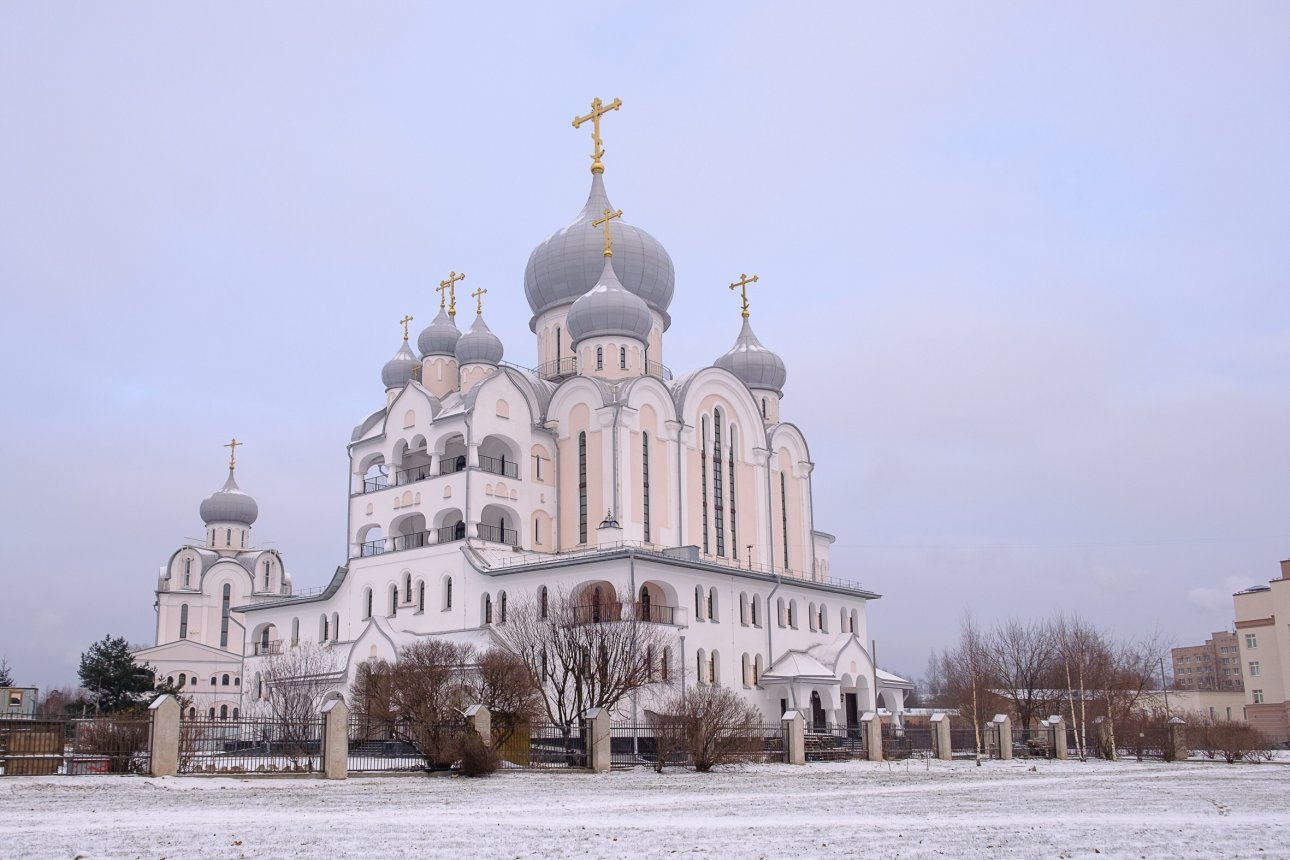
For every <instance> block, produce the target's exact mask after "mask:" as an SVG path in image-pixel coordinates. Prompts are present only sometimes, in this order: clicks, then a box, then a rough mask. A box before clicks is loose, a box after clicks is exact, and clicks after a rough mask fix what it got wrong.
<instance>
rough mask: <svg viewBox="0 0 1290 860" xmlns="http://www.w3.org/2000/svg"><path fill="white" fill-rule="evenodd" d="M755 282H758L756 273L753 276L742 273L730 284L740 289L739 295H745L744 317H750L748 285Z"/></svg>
mask: <svg viewBox="0 0 1290 860" xmlns="http://www.w3.org/2000/svg"><path fill="white" fill-rule="evenodd" d="M755 283H757V276H756V275H753V276H752V277H751V278H750V277H748V276H747V275H740V276H739V280H737V281H735V282H734V283H733V284H731V285H730V289H732V290H739V295H741V296H743V300H744V319H748V285H749V284H755Z"/></svg>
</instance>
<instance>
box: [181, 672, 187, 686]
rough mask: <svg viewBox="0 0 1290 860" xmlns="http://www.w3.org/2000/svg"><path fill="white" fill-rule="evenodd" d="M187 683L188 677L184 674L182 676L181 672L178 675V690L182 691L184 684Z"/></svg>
mask: <svg viewBox="0 0 1290 860" xmlns="http://www.w3.org/2000/svg"><path fill="white" fill-rule="evenodd" d="M187 682H188V676H187V675H186V674H184V673H183V672H180V673H179V689H181V690H182V689H183V688H184V684H186V683H187Z"/></svg>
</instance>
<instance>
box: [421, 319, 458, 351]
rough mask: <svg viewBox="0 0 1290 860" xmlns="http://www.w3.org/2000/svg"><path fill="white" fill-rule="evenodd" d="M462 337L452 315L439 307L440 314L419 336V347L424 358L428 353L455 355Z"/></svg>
mask: <svg viewBox="0 0 1290 860" xmlns="http://www.w3.org/2000/svg"><path fill="white" fill-rule="evenodd" d="M460 337H461V332H460V331H458V330H457V324H456V323H455V322H453V319H452V317H450V316H448V312H447V311H446V310H444V309H443V308H439V316H437V317H435V318H434V322H432V323H430V325H428V326H426V327H425V329H424V330H422V332H421V334H419V335H418V336H417V349H419V350H421V357H422V358H425V357H426V356H428V355H454V354H455V353H456V350H457V340H458V339H459V338H460Z"/></svg>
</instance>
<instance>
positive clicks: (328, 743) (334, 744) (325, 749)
mask: <svg viewBox="0 0 1290 860" xmlns="http://www.w3.org/2000/svg"><path fill="white" fill-rule="evenodd" d="M322 718H323V729H322V772H323V773H322V775H323V779H347V778H348V777H349V705H346V704H345V700H344V699H331V700H330V701H328V702H326V703H324V704H323V706H322Z"/></svg>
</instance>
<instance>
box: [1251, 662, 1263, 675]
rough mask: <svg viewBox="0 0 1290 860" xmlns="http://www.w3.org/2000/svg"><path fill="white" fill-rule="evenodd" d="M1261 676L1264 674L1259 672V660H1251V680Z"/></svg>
mask: <svg viewBox="0 0 1290 860" xmlns="http://www.w3.org/2000/svg"><path fill="white" fill-rule="evenodd" d="M1261 674H1262V672H1261V671H1260V670H1259V661H1258V660H1251V661H1250V677H1251V678H1257V677H1259V675H1261Z"/></svg>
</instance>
